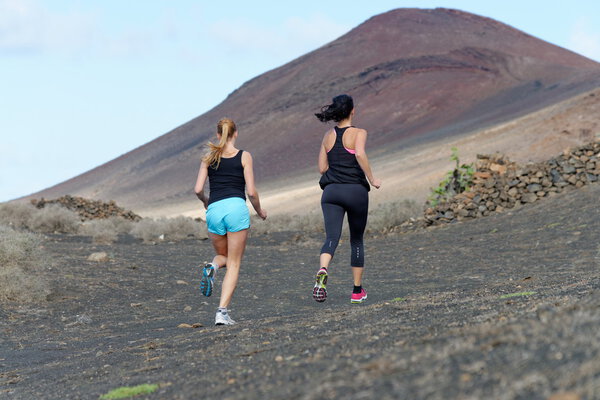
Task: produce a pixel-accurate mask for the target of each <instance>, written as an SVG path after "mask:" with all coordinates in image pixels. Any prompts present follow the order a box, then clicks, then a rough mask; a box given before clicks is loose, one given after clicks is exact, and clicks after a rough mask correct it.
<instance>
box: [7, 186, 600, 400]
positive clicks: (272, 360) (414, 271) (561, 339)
mask: <svg viewBox="0 0 600 400" xmlns="http://www.w3.org/2000/svg"><path fill="white" fill-rule="evenodd" d="M599 195H600V185H599V184H592V185H589V186H586V187H584V188H582V189H579V190H573V191H570V192H565V193H562V194H560V195H558V196H556V197H553V198H550V199H548V200H545V201H540V202H538V203H535V204H534V205H531V206H523V207H522V208H520V209H517V210H514V211H512V212H508V213H503V214H497V215H494V216H491V217H487V218H481V219H478V220H474V221H471V222H467V223H457V224H452V225H448V226H444V227H441V228H435V229H426V230H420V231H416V232H413V233H408V234H402V235H399V236H395V237H374V236H369V237H368V238H367V240H366V255H367V258H366V260H367V264H366V268H367V269H366V275H365V287H366V289H367V290H368V292H369V299H368V300H367V303H366V304H362V305H352V304H350V302H349V296H350V291H351V287H352V286H351V285H352V282H351V273H350V270H349V269H348V267H347V266H345V264H346V262H347V259H348V256H349V254H348V249H346V245H347V242H344V243H342V244H341V246H340V250H339V254H338V255H337V257H336V260H337V261H336V262H335V263H334V265H333V267H332V272H331V275H330V279H329V283H328V287H329V290H330V295H329V298H328V300H327V302H325V303H323V304H318V303H315V302H314V301H313V300H312V299H311V288H312V279H313V274H314V273H315V271H316V265H317V260H318V251H319V248H320V240H321V237H306V236H303V235H302V233H298V232H288V233H281V234H277V235H266V236H262V235H258V236H257V235H254V236H253V237H252V238H251V240H250V243H249V246H248V249H247V252H246V255H245V260H244V263H243V267H242V274H241V281H240V285H239V289H238V291H237V292H236V295H235V298H234V301H233V303H232V306H231V309H232V311H231V312H232V315H233V316H234V318H236V319H237V320H238V321H239V324H238V325H235V326H233V327H214V326H213V325H212V323H213V318H214V311H215V309H216V307H217V302H218V297H217V296H218V295H219V293H218V291H217V292H216V293H215V295H214V297H211V298H205V297H203V296H201V295H200V293H199V290H198V279H199V270H198V268H196V265H197V264H198V263H199V262H201V261H204V260H207V259H209V257H211V254H212V250H211V247H210V244H209V243H208V242H207V241H205V242H198V241H189V242H182V243H178V244H175V243H173V244H169V243H164V244H160V245H155V246H153V245H146V244H143V243H141V242H138V241H136V240H133V239H131V238H128V237H123V238H121V240H120V241H119V242H118V243H117V244H115V245H112V246H107V247H105V246H97V245H92V244H90V243H89V240H88V239H86V238H83V237H78V236H60V235H52V236H50V237H49V238H48V240H47V241H46V249H47V251H49V252H50V253H51V254H52V256H53V258H54V259H55V261H56V265H57V266H59V268H60V270H59V271H60V273H58V274H57V273H56V272H55V271H48V278H49V279H50V280H51V281H52V287H53V292H52V294H51V295H50V297H49V301H48V302H46V303H44V304H39V305H35V306H29V307H25V306H18V305H8V306H7V305H4V306H3V307H2V308H1V309H0V316H1V318H0V332H1V333H2V334H1V335H0V344H1V346H0V397H3V398H7V399H32V398H44V399H75V398H93V399H96V398H98V397H99V396H100V395H102V394H104V393H107V392H108V391H109V390H111V389H114V388H116V387H119V386H132V385H138V384H142V383H152V384H159V385H160V386H159V389H158V390H157V392H155V393H154V394H152V395H148V396H146V397H145V398H148V399H164V398H169V399H190V398H222V399H264V398H272V399H315V398H317V399H339V398H348V399H398V398H402V399H440V400H441V399H466V398H476V399H533V400H535V399H548V398H550V396H551V395H556V394H562V396H563V397H554V398H552V399H553V400H554V399H563V400H565V399H581V400H583V399H595V398H597V396H598V376H600V363H598V359H599V357H600V333H599V332H600V331H599V330H598V325H599V324H600V312H599V310H600V280H599V278H598V267H599V265H600V264H599V263H600V253H599V251H600V248H599V247H598V243H600V216H599V214H598V210H597V203H598V202H597V199H598V196H599ZM99 250H103V251H107V252H108V253H109V254H110V257H111V260H110V261H109V262H105V263H93V262H89V261H87V257H88V255H89V254H90V253H91V252H93V251H99ZM182 323H186V324H189V325H192V324H194V323H199V324H200V325H201V326H199V327H197V328H191V327H179V325H180V324H182Z"/></svg>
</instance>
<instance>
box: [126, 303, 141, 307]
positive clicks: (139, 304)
mask: <svg viewBox="0 0 600 400" xmlns="http://www.w3.org/2000/svg"><path fill="white" fill-rule="evenodd" d="M142 304H143V303H131V304H129V306H130V307H141V306H142Z"/></svg>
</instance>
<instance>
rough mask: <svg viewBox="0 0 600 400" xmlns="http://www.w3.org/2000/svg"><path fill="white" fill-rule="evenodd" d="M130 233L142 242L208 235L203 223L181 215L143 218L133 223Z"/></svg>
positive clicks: (204, 236)
mask: <svg viewBox="0 0 600 400" xmlns="http://www.w3.org/2000/svg"><path fill="white" fill-rule="evenodd" d="M131 234H132V235H133V236H134V237H136V238H138V239H142V240H143V241H144V242H156V241H159V240H168V241H177V240H184V239H189V238H206V237H207V235H208V233H207V230H206V225H205V224H203V223H202V224H201V223H200V222H197V221H195V220H194V219H192V218H189V217H182V216H180V217H176V218H161V219H150V218H145V219H143V220H141V221H139V222H137V223H135V224H133V228H132V229H131ZM161 237H162V239H161Z"/></svg>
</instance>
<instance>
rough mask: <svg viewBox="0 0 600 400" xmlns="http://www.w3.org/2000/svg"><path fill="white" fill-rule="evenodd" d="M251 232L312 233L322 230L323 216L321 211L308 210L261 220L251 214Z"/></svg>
mask: <svg viewBox="0 0 600 400" xmlns="http://www.w3.org/2000/svg"><path fill="white" fill-rule="evenodd" d="M251 231H252V233H253V234H259V235H261V234H268V233H271V232H287V231H290V232H304V233H314V232H322V231H323V217H322V215H321V213H318V212H310V213H308V214H305V215H275V216H273V217H268V218H267V219H266V220H264V221H263V220H261V219H260V218H258V217H257V216H254V215H253V216H252V228H251Z"/></svg>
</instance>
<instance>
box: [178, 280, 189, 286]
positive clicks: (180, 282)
mask: <svg viewBox="0 0 600 400" xmlns="http://www.w3.org/2000/svg"><path fill="white" fill-rule="evenodd" d="M177 284H178V285H189V283H187V282H186V281H182V280H181V279H178V280H177Z"/></svg>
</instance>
